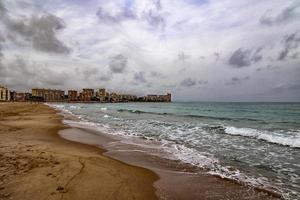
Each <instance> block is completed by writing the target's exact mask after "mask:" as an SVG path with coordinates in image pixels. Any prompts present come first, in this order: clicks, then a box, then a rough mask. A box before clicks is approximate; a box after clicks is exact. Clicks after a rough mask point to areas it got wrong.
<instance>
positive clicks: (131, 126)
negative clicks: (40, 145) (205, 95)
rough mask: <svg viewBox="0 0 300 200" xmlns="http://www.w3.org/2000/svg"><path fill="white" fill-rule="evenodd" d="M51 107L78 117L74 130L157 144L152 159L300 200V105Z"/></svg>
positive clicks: (90, 105)
mask: <svg viewBox="0 0 300 200" xmlns="http://www.w3.org/2000/svg"><path fill="white" fill-rule="evenodd" d="M50 105H51V106H53V107H56V108H59V109H61V110H63V111H64V112H68V113H72V114H74V115H76V116H78V117H79V119H80V121H71V120H65V122H66V123H68V124H70V125H74V126H76V125H78V126H83V127H90V128H91V127H92V128H94V129H96V130H99V131H101V132H103V133H105V134H113V135H118V136H122V137H123V138H125V139H126V138H141V140H145V141H153V149H156V151H154V150H152V151H149V152H148V153H149V154H155V155H158V156H162V157H164V158H167V159H171V160H179V161H181V162H183V163H187V164H191V165H194V166H197V167H199V169H205V171H206V172H207V173H209V174H214V175H219V176H222V177H226V178H230V179H233V180H236V181H239V182H241V183H243V184H249V185H254V186H257V187H264V188H268V189H272V190H275V191H278V192H280V193H281V194H282V195H283V196H284V198H285V199H299V198H300V103H118V104H50ZM146 144H147V145H151V144H152V143H151V142H150V143H149V142H148V143H146ZM154 144H155V145H154ZM140 145H142V144H140ZM154 146H155V147H154ZM148 149H151V148H148ZM202 171H203V170H202Z"/></svg>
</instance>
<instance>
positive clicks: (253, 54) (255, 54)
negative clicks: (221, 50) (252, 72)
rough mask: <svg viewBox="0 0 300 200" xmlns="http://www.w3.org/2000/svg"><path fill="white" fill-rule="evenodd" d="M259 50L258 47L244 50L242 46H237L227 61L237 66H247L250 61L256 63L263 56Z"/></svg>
mask: <svg viewBox="0 0 300 200" xmlns="http://www.w3.org/2000/svg"><path fill="white" fill-rule="evenodd" d="M261 50H262V48H258V49H255V50H250V49H245V50H244V49H242V48H239V49H237V50H236V51H234V52H233V54H232V55H231V57H230V58H229V61H228V63H229V64H230V65H232V66H234V67H237V68H241V67H248V66H250V65H251V64H252V63H256V62H259V61H261V60H262V58H263V57H262V54H261Z"/></svg>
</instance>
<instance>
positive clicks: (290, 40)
mask: <svg viewBox="0 0 300 200" xmlns="http://www.w3.org/2000/svg"><path fill="white" fill-rule="evenodd" d="M282 43H283V49H282V50H281V51H280V53H279V56H278V60H279V61H282V60H285V59H286V58H287V57H288V56H289V54H290V53H291V52H293V51H294V50H297V49H298V47H299V44H300V36H299V35H298V33H297V32H295V33H293V34H290V35H287V36H285V37H284V39H283V41H282ZM296 54H297V53H296ZM296 57H297V56H296Z"/></svg>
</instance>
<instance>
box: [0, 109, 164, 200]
mask: <svg viewBox="0 0 300 200" xmlns="http://www.w3.org/2000/svg"><path fill="white" fill-rule="evenodd" d="M65 128H66V127H65V126H64V125H63V124H62V123H61V117H60V116H59V115H57V114H56V112H55V111H54V110H53V109H51V108H49V107H48V106H46V105H43V104H29V103H0V199H22V200H23V199H24V200H26V199H31V200H41V199H49V200H50V199H88V200H92V199H157V197H156V196H155V188H154V187H153V183H154V182H155V181H156V180H157V179H158V176H157V175H156V174H154V173H153V172H151V171H150V170H147V169H143V168H140V167H134V166H131V165H128V164H124V163H122V162H119V161H117V160H114V159H111V158H108V157H105V156H103V155H102V153H103V152H104V151H103V150H101V149H99V148H97V147H93V146H88V145H84V144H80V143H76V142H71V141H68V140H64V139H62V138H60V137H59V136H58V135H57V132H58V131H59V130H62V129H65Z"/></svg>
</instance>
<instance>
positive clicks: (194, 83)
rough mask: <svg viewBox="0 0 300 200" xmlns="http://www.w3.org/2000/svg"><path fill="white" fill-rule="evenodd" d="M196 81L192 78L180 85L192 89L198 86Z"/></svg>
mask: <svg viewBox="0 0 300 200" xmlns="http://www.w3.org/2000/svg"><path fill="white" fill-rule="evenodd" d="M196 83H197V82H196V80H194V79H192V78H186V79H184V80H182V81H181V83H180V85H181V86H183V87H192V86H194V85H196Z"/></svg>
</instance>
